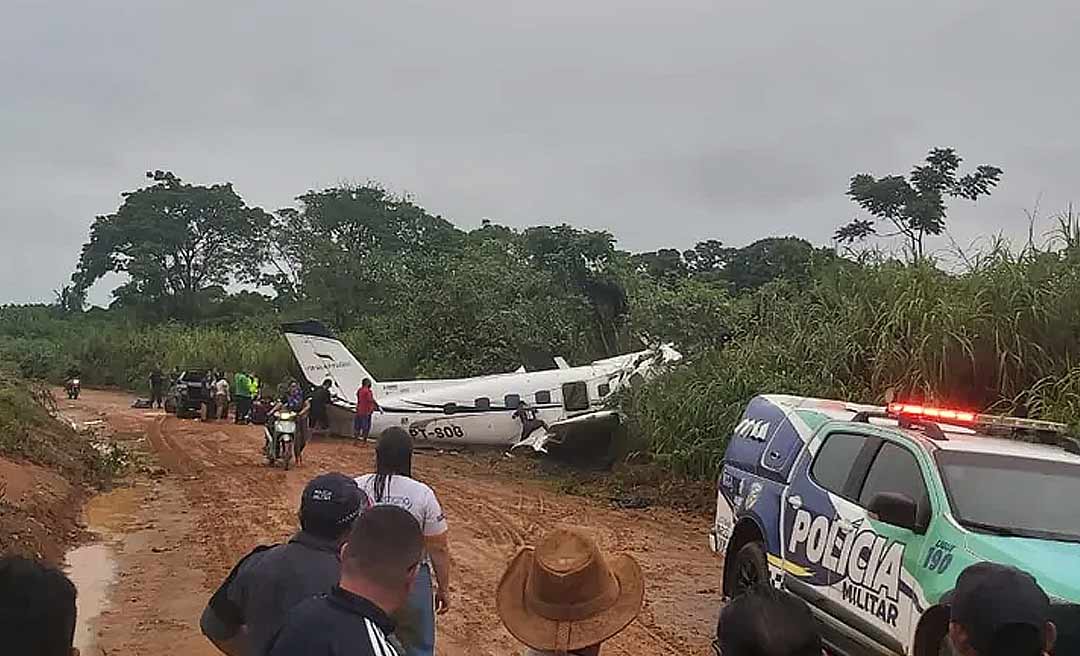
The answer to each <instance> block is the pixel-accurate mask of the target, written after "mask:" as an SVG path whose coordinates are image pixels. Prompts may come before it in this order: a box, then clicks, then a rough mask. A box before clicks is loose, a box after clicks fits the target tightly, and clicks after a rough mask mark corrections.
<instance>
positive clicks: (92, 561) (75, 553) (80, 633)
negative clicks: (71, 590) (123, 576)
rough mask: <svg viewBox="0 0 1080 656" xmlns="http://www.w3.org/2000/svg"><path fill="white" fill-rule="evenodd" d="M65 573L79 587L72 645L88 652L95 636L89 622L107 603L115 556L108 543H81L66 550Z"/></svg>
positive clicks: (90, 650)
mask: <svg viewBox="0 0 1080 656" xmlns="http://www.w3.org/2000/svg"><path fill="white" fill-rule="evenodd" d="M67 573H68V576H69V577H71V582H72V583H74V584H75V589H76V590H78V596H77V597H76V604H75V605H76V609H77V612H78V616H77V619H76V622H75V646H76V647H78V648H79V650H80V651H82V653H84V654H91V653H93V651H92V650H93V647H94V643H95V638H96V636H95V635H94V632H93V630H92V628H91V625H92V624H93V622H94V620H96V619H97V618H98V616H100V615H101V613H102V612H103V611H104V610H105V607H106V604H107V603H108V593H109V586H110V585H112V583H113V581H114V580H115V578H116V560H115V559H114V558H113V553H112V550H111V549H110V548H109V547H108V545H104V544H88V545H84V546H81V547H77V548H75V549H72V550H71V551H69V552H68V554H67Z"/></svg>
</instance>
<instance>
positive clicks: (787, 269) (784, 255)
mask: <svg viewBox="0 0 1080 656" xmlns="http://www.w3.org/2000/svg"><path fill="white" fill-rule="evenodd" d="M832 256H833V253H832V251H831V250H829V249H816V248H814V246H813V245H812V244H811V243H810V242H808V241H806V240H805V239H799V238H797V237H767V238H765V239H759V240H758V241H755V242H754V243H752V244H750V245H749V246H746V247H744V248H733V249H730V251H729V252H728V253H727V261H726V262H725V263H724V268H723V270H722V271H721V273H720V276H721V277H722V278H723V279H724V280H726V281H727V282H728V285H729V286H730V287H731V289H732V291H734V292H740V291H744V290H748V289H756V288H758V287H761V286H762V285H764V284H766V283H768V282H771V281H773V280H777V279H780V278H783V279H786V280H790V281H791V282H794V283H796V284H802V283H805V282H808V281H809V280H810V278H811V273H812V271H813V268H814V266H815V265H817V264H819V263H822V262H824V261H826V260H828V259H829V258H830V257H832Z"/></svg>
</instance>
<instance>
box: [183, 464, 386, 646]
mask: <svg viewBox="0 0 1080 656" xmlns="http://www.w3.org/2000/svg"><path fill="white" fill-rule="evenodd" d="M370 505H371V504H370V502H369V501H368V498H367V495H366V494H364V492H363V491H361V490H360V488H359V487H357V485H356V481H354V480H353V479H352V478H350V477H348V476H345V475H344V474H338V473H332V474H323V475H321V476H317V477H315V478H314V479H312V480H311V482H309V483H308V484H307V487H305V488H304V493H303V496H302V497H301V499H300V532H299V533H297V534H296V535H294V536H293V537H292V539H291V540H289V542H288V543H286V544H279V545H273V546H259V547H256V548H255V550H254V551H252V552H251V553H249V554H248V555H247V556H244V558H243V559H241V560H240V562H239V563H237V564H236V567H234V568H233V570H232V571H231V572H229V576H228V577H227V578H226V579H225V581H224V583H222V584H221V587H219V588H218V590H217V592H215V593H214V595H213V596H212V597H211V598H210V602H209V603H208V604H207V605H206V609H205V610H204V611H203V614H202V619H201V621H200V623H199V624H200V627H201V628H202V632H203V635H205V636H206V637H207V638H209V639H210V641H211V642H213V643H214V645H215V646H216V647H217V648H218V649H219V650H220V651H221V652H222V653H224V654H228V655H229V656H247V655H248V654H261V653H263V652H264V651H265V648H266V645H267V644H268V643H269V641H270V639H271V638H272V637H273V636H274V634H275V633H277V631H278V629H279V628H280V627H281V624H282V622H283V621H284V619H285V615H286V613H287V612H288V611H289V609H291V608H292V607H293V606H295V605H296V604H298V603H300V602H301V601H303V600H305V599H307V598H308V597H312V596H315V595H321V594H324V593H326V592H329V591H330V590H331V589H332V588H333V587H334V585H335V584H337V582H338V577H339V575H340V571H341V562H340V560H339V553H340V551H341V545H342V543H343V542H344V541H345V538H346V537H347V536H348V534H349V529H350V528H351V527H352V525H353V522H354V520H356V518H357V517H359V516H360V514H361V513H362V512H363V511H364V510H366V509H367V508H368V507H369V506H370Z"/></svg>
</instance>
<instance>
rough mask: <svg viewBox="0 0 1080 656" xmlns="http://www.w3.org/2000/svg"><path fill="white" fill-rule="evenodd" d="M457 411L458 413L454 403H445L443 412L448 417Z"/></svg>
mask: <svg viewBox="0 0 1080 656" xmlns="http://www.w3.org/2000/svg"><path fill="white" fill-rule="evenodd" d="M457 411H458V407H457V404H456V403H447V404H446V405H444V406H443V412H444V413H446V414H448V415H452V414H454V413H455V412H457Z"/></svg>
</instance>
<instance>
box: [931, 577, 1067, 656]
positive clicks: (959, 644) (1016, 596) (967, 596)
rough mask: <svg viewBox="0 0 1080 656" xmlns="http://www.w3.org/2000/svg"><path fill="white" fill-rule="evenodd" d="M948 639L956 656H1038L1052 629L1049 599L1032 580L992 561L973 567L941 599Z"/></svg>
mask: <svg viewBox="0 0 1080 656" xmlns="http://www.w3.org/2000/svg"><path fill="white" fill-rule="evenodd" d="M944 601H945V603H947V604H948V606H949V612H950V620H951V621H950V622H949V638H950V639H951V640H952V644H953V648H954V649H955V650H956V652H957V653H959V654H960V655H961V656H1006V655H1008V656H1043V654H1051V653H1053V650H1054V641H1055V639H1056V637H1057V629H1056V627H1055V626H1054V624H1053V622H1051V621H1050V598H1049V597H1047V596H1046V593H1045V592H1044V591H1043V589H1042V588H1040V587H1039V584H1038V583H1036V581H1035V578H1034V577H1033V576H1031V575H1030V574H1028V573H1027V572H1023V571H1021V570H1018V569H1016V568H1015V567H1008V566H1005V565H999V564H997V563H989V562H984V563H975V564H974V565H971V566H970V567H968V568H967V569H965V570H964V571H963V572H961V573H960V577H959V578H957V580H956V588H955V589H953V591H952V592H950V593H949V594H948V595H946V598H945V600H944Z"/></svg>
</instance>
